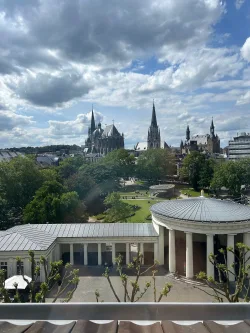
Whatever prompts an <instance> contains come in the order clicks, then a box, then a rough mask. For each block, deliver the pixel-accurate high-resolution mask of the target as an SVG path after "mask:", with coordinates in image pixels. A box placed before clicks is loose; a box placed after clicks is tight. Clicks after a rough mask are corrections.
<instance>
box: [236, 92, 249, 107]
mask: <svg viewBox="0 0 250 333" xmlns="http://www.w3.org/2000/svg"><path fill="white" fill-rule="evenodd" d="M244 104H250V91H247V92H246V93H245V94H243V95H241V96H240V97H239V99H238V100H237V101H236V105H244Z"/></svg>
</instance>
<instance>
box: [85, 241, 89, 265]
mask: <svg viewBox="0 0 250 333" xmlns="http://www.w3.org/2000/svg"><path fill="white" fill-rule="evenodd" d="M87 265H88V244H84V266H87Z"/></svg>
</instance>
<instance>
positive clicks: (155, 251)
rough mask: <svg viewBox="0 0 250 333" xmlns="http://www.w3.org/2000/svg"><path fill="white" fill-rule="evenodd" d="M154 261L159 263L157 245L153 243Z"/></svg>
mask: <svg viewBox="0 0 250 333" xmlns="http://www.w3.org/2000/svg"><path fill="white" fill-rule="evenodd" d="M154 260H157V261H159V254H158V243H154Z"/></svg>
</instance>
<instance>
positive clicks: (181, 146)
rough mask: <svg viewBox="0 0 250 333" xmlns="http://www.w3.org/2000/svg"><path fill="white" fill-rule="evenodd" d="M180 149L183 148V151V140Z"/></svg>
mask: <svg viewBox="0 0 250 333" xmlns="http://www.w3.org/2000/svg"><path fill="white" fill-rule="evenodd" d="M180 148H181V150H182V149H183V141H182V140H181V144H180Z"/></svg>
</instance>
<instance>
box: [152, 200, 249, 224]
mask: <svg viewBox="0 0 250 333" xmlns="http://www.w3.org/2000/svg"><path fill="white" fill-rule="evenodd" d="M150 210H151V212H152V213H156V214H159V215H162V216H166V217H170V218H174V219H179V220H189V221H200V222H237V221H247V220H250V206H245V205H241V204H238V203H235V202H233V201H228V200H218V199H210V198H205V197H198V198H189V199H181V200H167V201H163V202H160V203H157V204H155V205H153V206H152V207H151V209H150Z"/></svg>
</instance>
